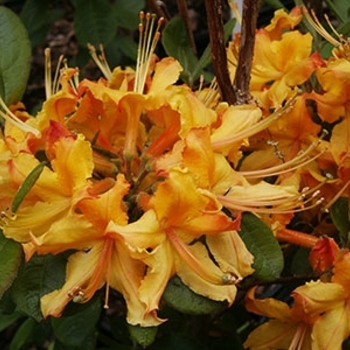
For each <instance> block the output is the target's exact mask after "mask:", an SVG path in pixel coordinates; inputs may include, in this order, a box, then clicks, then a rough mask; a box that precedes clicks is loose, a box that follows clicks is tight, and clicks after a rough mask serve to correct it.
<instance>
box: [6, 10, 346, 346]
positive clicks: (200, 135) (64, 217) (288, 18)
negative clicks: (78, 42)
mask: <svg viewBox="0 0 350 350" xmlns="http://www.w3.org/2000/svg"><path fill="white" fill-rule="evenodd" d="M301 18H302V10H301V8H296V9H295V10H293V11H292V12H291V13H290V14H289V15H287V14H286V13H285V12H284V11H282V10H281V11H277V12H276V14H275V17H274V19H273V20H272V22H271V24H270V25H269V26H268V27H266V28H264V29H260V30H258V31H257V33H256V45H255V56H254V62H253V70H252V75H251V77H252V80H251V94H252V96H253V100H252V102H251V103H249V104H244V105H228V104H227V103H225V102H220V101H218V100H217V99H216V98H213V96H214V97H215V96H216V91H215V90H213V87H212V86H211V87H209V88H204V89H201V90H200V91H193V90H192V89H191V88H190V87H188V86H186V85H183V84H179V83H178V80H179V75H180V73H181V66H180V64H179V63H178V62H177V61H176V60H175V59H174V58H171V57H166V58H163V59H161V60H158V59H157V58H156V57H155V55H154V54H153V51H154V47H155V45H156V42H157V40H158V38H159V35H160V34H159V28H156V29H155V30H154V28H155V27H156V26H157V22H156V20H155V18H154V17H153V16H151V15H148V14H147V15H144V14H142V15H141V23H140V43H139V52H138V61H137V65H136V70H133V69H131V68H126V69H122V68H120V67H117V68H115V69H114V70H113V71H111V70H110V69H109V67H108V65H107V64H106V60H105V58H104V56H103V54H102V55H101V56H97V53H96V52H95V51H94V48H90V49H91V51H92V55H93V57H94V59H95V60H96V62H97V63H98V65H99V66H100V68H101V70H102V72H103V74H104V78H101V79H100V80H98V81H97V82H94V81H90V80H87V79H84V80H82V81H79V80H78V70H77V69H73V68H68V67H65V68H63V69H62V70H61V74H60V78H59V84H58V81H54V82H53V83H51V79H50V74H51V73H50V72H48V73H47V100H46V102H45V103H44V105H43V107H42V110H41V111H40V112H39V113H38V115H37V116H36V117H35V118H34V117H32V116H30V115H29V114H28V113H26V112H25V110H24V108H23V105H21V104H17V105H13V106H11V107H10V108H7V107H6V106H5V105H3V106H2V107H3V108H4V110H6V112H5V113H3V117H4V118H5V119H6V124H5V128H4V136H3V138H2V139H1V140H0V150H1V152H0V155H1V156H0V157H1V158H0V174H1V176H0V203H1V204H0V205H1V210H2V218H1V222H0V226H1V228H2V230H3V232H4V235H5V236H6V237H8V238H11V239H14V240H16V241H18V242H20V243H22V246H23V249H24V252H25V257H26V260H27V261H28V260H30V259H31V257H32V256H33V255H34V254H39V255H44V254H58V253H61V252H65V251H73V253H72V254H71V255H70V257H69V259H68V263H67V270H66V281H65V283H64V285H63V286H62V287H61V288H60V289H58V290H54V291H52V292H51V293H49V294H46V295H44V296H43V297H42V298H41V311H42V313H43V315H44V317H47V316H49V315H52V316H56V317H58V316H60V315H61V314H62V312H63V310H64V308H65V306H66V305H67V304H68V303H69V302H70V301H73V302H78V303H84V302H87V301H88V300H90V299H91V298H92V296H93V295H94V293H95V292H96V291H97V290H99V289H100V288H102V287H103V286H105V288H106V289H105V307H108V299H109V288H113V289H115V290H117V291H119V292H120V293H121V294H122V295H123V297H124V299H125V301H126V305H127V320H128V322H129V323H130V324H132V325H141V326H142V327H150V326H157V325H159V324H160V323H162V322H164V320H163V319H161V318H160V317H159V316H158V314H157V310H158V309H159V304H160V300H161V297H162V295H163V292H164V290H165V287H166V286H167V283H168V281H169V280H170V279H171V278H172V277H173V276H174V275H178V276H179V277H180V278H181V280H182V281H183V283H184V284H185V285H187V286H188V287H189V288H190V289H192V290H193V291H194V292H196V293H197V294H200V295H203V296H205V297H207V298H210V299H213V300H219V301H227V303H228V305H231V304H232V303H233V302H234V300H235V297H236V293H237V284H238V283H239V282H240V281H241V280H242V279H243V278H244V277H246V276H249V275H251V274H252V273H253V271H254V270H253V268H252V264H253V262H254V257H253V255H252V254H251V253H250V252H249V250H248V249H247V248H246V246H245V244H244V243H243V241H242V239H241V238H240V236H239V235H238V233H237V231H239V230H240V219H241V215H242V213H243V212H245V211H248V212H252V213H255V214H256V215H258V216H259V217H260V218H261V219H262V220H263V221H264V222H265V223H266V224H268V225H269V226H270V227H271V229H272V230H273V232H274V233H275V235H276V237H277V238H279V237H282V236H283V238H285V237H286V235H287V234H288V233H289V232H291V231H290V230H288V229H286V225H288V224H289V223H290V221H291V220H292V218H293V216H294V215H295V213H297V212H302V211H305V210H307V209H310V210H311V209H313V208H319V206H320V205H321V203H322V201H325V203H326V205H325V206H324V208H325V209H327V208H328V207H329V206H330V205H331V204H332V203H333V201H334V200H335V199H337V198H338V197H339V196H340V195H349V188H350V186H349V184H350V158H349V149H350V144H349V139H348V138H349V135H350V115H349V98H348V96H347V91H350V89H349V86H348V85H349V81H350V80H349V79H348V77H349V70H350V62H349V60H348V57H347V56H346V55H344V56H339V54H338V55H337V56H334V57H332V58H330V59H329V60H324V59H322V58H321V56H320V55H319V54H317V53H312V36H311V35H310V34H302V33H300V32H299V31H298V30H294V27H295V26H296V25H297V24H298V23H299V22H300V20H301ZM160 25H161V21H160V22H158V27H159V26H160ZM154 31H155V34H154V33H153V32H154ZM238 42H239V37H236V38H235V40H234V41H232V43H231V44H230V46H229V48H228V54H229V65H230V70H231V73H232V75H234V74H235V73H236V72H235V62H236V52H237V48H238ZM296 43H297V44H296ZM341 45H342V44H341ZM344 50H345V48H344ZM337 52H338V53H339V52H342V50H339V47H338V51H337ZM312 74H314V75H315V76H316V77H317V80H318V85H319V86H318V88H317V89H316V87H315V88H313V87H311V88H310V86H309V85H308V84H309V81H310V79H309V78H310V77H311V75H312ZM315 106H317V109H316V108H315ZM316 114H317V118H316V117H315V115H316ZM334 122H337V124H336V125H335V126H334V127H333V129H332V130H331V135H329V136H327V138H325V136H324V132H323V127H322V126H323V125H324V124H325V123H329V124H331V123H334ZM291 239H292V238H291ZM310 241H311V242H312V243H310V246H311V247H314V245H315V244H316V245H317V243H318V242H320V240H319V239H318V238H315V239H311V240H310ZM325 255H326V256H328V255H329V253H328V251H327V253H326V254H325ZM348 256H349V253H348V252H343V253H342V254H341V255H339V256H338V255H337V258H336V259H337V260H336V261H335V263H334V264H335V271H334V274H333V276H332V277H331V280H330V281H317V282H310V283H309V284H308V285H306V286H302V287H299V288H298V289H297V290H295V291H294V292H293V296H294V297H295V303H294V304H293V306H292V308H289V306H288V305H286V304H284V303H282V302H277V301H270V300H264V301H260V300H257V299H255V298H254V290H253V291H251V292H249V294H248V296H247V299H246V301H247V308H248V309H249V310H251V311H253V312H257V313H261V314H266V312H265V313H264V311H266V310H267V316H269V317H273V318H275V319H276V320H273V321H270V322H269V323H268V324H266V325H263V326H261V328H258V329H257V331H256V332H259V333H254V332H253V333H252V335H251V337H250V338H249V339H248V341H247V343H246V344H247V346H249V347H250V348H251V349H267V348H269V349H270V348H271V349H275V348H286V347H284V346H285V344H286V343H287V342H289V343H290V341H291V340H290V339H291V338H288V339H289V340H288V339H287V337H284V335H283V337H282V336H281V334H283V331H284V330H285V331H286V332H288V334H293V332H296V334H298V336H299V335H300V337H297V338H295V339H297V340H295V339H294V340H293V342H294V343H293V344H294V345H295V346H294V348H295V349H299V348H300V349H301V348H302V347H301V345H300V343H297V341H299V340H300V339H308V340H307V341H308V342H309V343H310V344H311V342H315V341H316V342H319V343H320V344H321V343H324V341H329V339H328V338H327V339H326V340H325V339H324V338H325V337H327V334H328V333H329V336H331V334H330V333H331V330H330V329H329V332H328V333H327V334H326V333H325V332H323V325H326V324H328V323H329V322H333V321H329V320H330V319H331V318H332V319H333V318H336V317H338V316H339V315H340V314H341V317H340V316H339V317H338V318H339V320H340V319H341V320H343V318H344V319H345V318H346V325H348V324H349V320H348V319H347V316H345V312H344V310H345V308H346V307H347V300H348V295H349V293H350V289H349V287H348V281H347V279H349V278H348V277H347V276H345V275H344V273H343V272H344V271H345V270H346V269H345V267H344V264H346V263H347V264H348V262H349V261H350V260H349V258H348ZM330 264H331V265H332V264H333V261H331V262H330ZM316 265H317V264H316V263H315V266H316ZM326 268H327V269H328V268H330V266H329V264H328V265H327V266H326ZM323 270H324V269H323ZM347 270H349V269H347ZM342 271H343V272H342ZM323 290H327V291H328V290H329V294H327V295H325V296H324V297H323V294H322V293H323ZM314 293H315V294H314ZM317 293H318V294H317ZM327 293H328V292H327ZM318 296H319V299H317V298H318ZM328 296H329V298H328ZM315 298H316V299H317V300H315ZM327 298H328V299H327ZM326 299H327V300H326ZM334 303H336V305H337V307H336V308H335V307H334ZM265 305H267V306H266V307H265ZM320 305H321V306H320ZM338 306H339V307H338ZM328 311H329V312H328ZM342 312H343V313H342ZM300 320H301V321H300ZM299 322H302V323H299ZM290 324H292V325H293V326H292V327H291V326H290ZM300 324H301V326H300ZM344 324H345V323H344ZM275 327H277V328H275ZM312 327H313V328H312ZM266 328H268V330H269V331H266ZM311 330H312V332H313V333H312V334H313V335H314V334H317V335H315V336H313V338H312V339H311V338H307V337H306V334H311V333H310V332H311ZM261 334H267V335H268V336H269V337H270V338H271V337H272V338H274V341H275V342H274V345H273V346H275V347H273V346H272V345H271V344H270V343H269V345H266V344H265V343H264V345H259V344H262V343H261ZM349 334H350V330H349V327H348V326H346V327H345V326H344V330H343V332H342V333H341V335H340V336H339V339H340V340H339V344H341V341H343V339H344V338H346V337H347V336H348V335H349ZM292 338H293V336H292ZM277 339H281V342H279V343H278V342H277ZM314 339H317V340H314ZM309 343H308V344H309ZM298 344H299V345H298ZM287 348H288V346H287ZM306 348H308V347H305V349H306ZM319 348H322V349H326V347H321V346H320V347H319ZM333 348H334V347H333ZM303 349H304V347H303Z"/></svg>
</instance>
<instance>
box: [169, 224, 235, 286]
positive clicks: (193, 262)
mask: <svg viewBox="0 0 350 350" xmlns="http://www.w3.org/2000/svg"><path fill="white" fill-rule="evenodd" d="M166 234H167V237H168V239H169V240H170V242H171V243H172V244H173V246H174V248H175V249H176V251H177V253H178V254H179V255H180V257H181V258H182V259H183V260H184V261H185V262H186V264H188V265H189V266H190V267H191V268H192V270H193V271H195V272H196V273H197V274H198V275H199V276H200V277H201V278H203V279H204V280H206V281H208V282H210V283H213V284H215V285H224V284H233V283H237V282H238V281H239V278H238V277H237V276H233V275H227V274H226V275H225V274H222V275H219V274H216V273H214V272H212V271H210V270H209V269H207V268H205V266H204V265H203V264H202V263H201V262H200V261H199V260H198V259H197V258H196V257H195V256H194V255H193V254H192V253H191V252H190V251H189V250H188V248H187V246H186V245H185V243H183V242H182V240H181V239H180V238H179V237H178V235H177V234H176V232H175V231H174V229H172V228H169V229H167V230H166Z"/></svg>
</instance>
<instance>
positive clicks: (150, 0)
mask: <svg viewBox="0 0 350 350" xmlns="http://www.w3.org/2000/svg"><path fill="white" fill-rule="evenodd" d="M146 2H147V6H148V7H149V8H150V9H151V11H152V12H153V13H155V14H156V15H157V17H158V18H161V17H163V18H164V24H166V23H167V22H168V21H169V20H170V18H169V16H168V15H167V13H166V12H165V11H164V10H163V9H162V7H161V6H159V5H158V3H157V1H156V0H147V1H146Z"/></svg>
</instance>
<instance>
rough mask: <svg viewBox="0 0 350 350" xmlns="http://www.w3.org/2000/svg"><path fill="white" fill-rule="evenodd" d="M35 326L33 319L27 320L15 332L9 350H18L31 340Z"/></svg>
mask: <svg viewBox="0 0 350 350" xmlns="http://www.w3.org/2000/svg"><path fill="white" fill-rule="evenodd" d="M35 325H36V322H35V320H34V319H32V318H27V319H26V320H25V321H24V322H23V323H22V324H21V325H20V327H19V328H18V329H17V332H16V334H15V336H14V337H13V339H12V341H11V344H10V350H20V349H21V348H22V347H23V345H25V344H26V343H27V342H28V340H29V339H30V338H31V335H32V333H33V331H34V327H35Z"/></svg>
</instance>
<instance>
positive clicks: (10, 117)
mask: <svg viewBox="0 0 350 350" xmlns="http://www.w3.org/2000/svg"><path fill="white" fill-rule="evenodd" d="M0 107H1V108H3V110H4V111H5V112H3V111H2V110H1V109H0V116H1V117H2V118H4V119H5V120H6V121H7V122H9V123H11V124H12V125H14V126H16V127H18V128H19V129H21V130H23V131H24V132H31V133H32V134H34V135H35V136H36V137H40V136H41V133H40V131H39V130H38V129H36V128H34V127H33V126H30V125H28V124H26V123H24V122H23V121H22V120H21V119H19V118H18V117H17V116H16V115H15V114H14V113H12V112H11V111H10V109H9V108H8V107H7V106H6V103H5V102H4V100H3V99H2V98H1V97H0Z"/></svg>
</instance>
